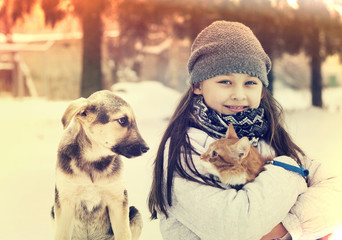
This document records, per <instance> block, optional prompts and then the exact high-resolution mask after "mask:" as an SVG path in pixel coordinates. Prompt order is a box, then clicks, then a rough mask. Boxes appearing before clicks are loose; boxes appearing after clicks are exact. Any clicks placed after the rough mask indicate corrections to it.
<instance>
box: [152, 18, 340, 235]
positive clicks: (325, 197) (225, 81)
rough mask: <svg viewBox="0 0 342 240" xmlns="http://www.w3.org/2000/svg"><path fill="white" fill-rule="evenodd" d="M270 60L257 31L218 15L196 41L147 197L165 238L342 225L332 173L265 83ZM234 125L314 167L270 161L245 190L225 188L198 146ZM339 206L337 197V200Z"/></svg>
mask: <svg viewBox="0 0 342 240" xmlns="http://www.w3.org/2000/svg"><path fill="white" fill-rule="evenodd" d="M270 68H271V61H270V59H269V57H268V56H267V54H266V53H265V52H264V50H263V48H262V47H261V44H260V42H259V41H258V39H257V38H256V37H255V35H254V34H253V33H252V31H251V30H250V29H249V28H248V27H246V26H245V25H243V24H241V23H236V22H226V21H218V22H214V23H212V24H211V25H210V26H208V27H207V28H205V29H204V30H203V31H202V32H201V33H200V34H199V35H198V36H197V38H196V39H195V41H194V43H193V46H192V48H191V55H190V58H189V62H188V70H189V74H190V83H191V87H190V89H189V90H188V91H187V93H186V94H185V95H184V96H183V98H182V99H181V101H180V103H179V105H178V107H177V109H176V111H175V113H174V115H173V116H172V118H171V120H170V123H169V126H168V128H167V129H166V132H165V134H164V136H163V138H162V141H161V143H160V146H159V149H158V153H157V157H156V160H155V165H154V179H153V183H152V189H151V192H150V196H149V209H150V212H151V213H152V219H156V218H159V219H160V230H161V233H162V236H163V238H164V239H172V240H176V239H186V240H189V239H204V240H208V239H215V240H219V239H225V240H227V239H233V240H244V239H261V238H262V239H276V238H281V239H291V237H292V239H317V238H319V237H322V236H324V235H327V234H328V233H329V232H331V231H332V230H333V227H336V224H337V219H339V216H340V214H341V213H340V212H339V211H336V210H337V209H336V208H334V207H333V206H334V204H333V203H335V202H336V201H337V199H341V193H340V192H339V191H337V190H336V187H335V186H336V183H335V178H334V177H332V176H328V175H327V174H326V173H325V172H324V171H323V169H322V166H320V164H319V163H317V162H314V161H311V160H308V159H307V158H306V157H305V155H304V153H303V151H302V150H301V149H300V148H299V147H298V146H297V145H296V144H295V143H294V142H293V141H292V140H291V138H290V136H289V134H288V133H287V132H286V130H285V129H284V127H283V122H282V110H281V107H280V106H279V105H278V104H277V102H276V101H275V99H274V98H273V97H272V95H271V94H270V93H269V91H268V90H267V86H268V79H267V73H268V72H269V70H270ZM229 123H233V125H234V128H235V130H236V132H237V134H238V136H239V137H242V136H247V137H248V138H249V139H250V141H251V143H252V144H253V145H254V146H256V147H257V148H258V150H259V151H260V152H261V154H262V155H264V156H269V155H272V156H273V157H276V160H277V161H281V162H284V163H287V164H291V165H294V166H298V165H297V164H299V165H304V167H305V168H308V169H309V171H310V176H309V177H310V180H309V183H308V185H309V186H308V187H307V184H306V182H305V180H304V178H302V177H301V176H300V175H299V174H297V173H294V172H291V171H288V170H285V169H284V168H281V167H278V166H274V165H271V164H269V165H267V166H266V171H263V172H262V173H261V174H259V176H258V177H257V178H256V179H255V181H253V182H251V183H248V184H246V185H245V186H244V187H243V188H242V189H241V190H240V191H236V190H235V189H233V188H229V187H228V189H224V188H223V187H222V186H221V185H220V183H219V182H217V181H215V180H214V178H212V177H211V176H210V175H209V174H207V173H206V172H205V171H204V170H203V169H202V167H201V164H200V157H199V156H200V154H202V153H203V152H205V150H206V149H207V148H208V146H209V145H210V144H211V143H212V142H213V141H215V139H218V138H221V137H223V136H224V135H225V133H226V130H227V126H228V125H229ZM335 205H336V204H335Z"/></svg>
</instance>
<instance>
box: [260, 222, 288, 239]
mask: <svg viewBox="0 0 342 240" xmlns="http://www.w3.org/2000/svg"><path fill="white" fill-rule="evenodd" d="M286 233H287V230H286V228H284V226H283V224H282V223H279V224H278V225H277V226H275V227H274V228H273V229H272V231H271V232H269V233H268V234H266V235H265V236H263V237H262V238H261V239H260V240H271V239H281V238H282V237H283V236H284V235H285V234H286ZM290 239H291V238H290Z"/></svg>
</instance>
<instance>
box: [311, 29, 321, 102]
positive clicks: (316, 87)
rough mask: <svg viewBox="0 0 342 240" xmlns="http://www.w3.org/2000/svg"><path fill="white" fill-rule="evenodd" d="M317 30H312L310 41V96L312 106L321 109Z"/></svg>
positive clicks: (319, 58)
mask: <svg viewBox="0 0 342 240" xmlns="http://www.w3.org/2000/svg"><path fill="white" fill-rule="evenodd" d="M320 48H321V46H320V42H319V29H318V27H316V28H314V30H313V34H312V41H311V49H310V51H311V52H310V56H311V94H312V105H313V106H316V107H322V106H323V102H322V71H321V65H322V59H321V56H320Z"/></svg>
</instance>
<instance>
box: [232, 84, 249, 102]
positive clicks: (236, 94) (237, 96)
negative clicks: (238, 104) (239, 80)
mask: <svg viewBox="0 0 342 240" xmlns="http://www.w3.org/2000/svg"><path fill="white" fill-rule="evenodd" d="M231 97H232V99H233V100H235V101H241V100H245V99H246V94H245V91H244V89H243V88H242V87H236V88H234V91H233V93H232V95H231Z"/></svg>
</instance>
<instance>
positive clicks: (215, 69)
mask: <svg viewBox="0 0 342 240" xmlns="http://www.w3.org/2000/svg"><path fill="white" fill-rule="evenodd" d="M270 69H271V60H270V58H269V57H268V56H267V54H266V53H265V51H264V49H263V48H262V46H261V44H260V42H259V40H258V39H257V38H256V36H255V35H254V34H253V32H252V30H251V29H250V28H248V27H247V26H245V25H243V24H241V23H238V22H227V21H216V22H214V23H212V24H211V25H209V26H208V27H207V28H205V29H204V30H202V32H201V33H200V34H198V36H197V38H196V39H195V41H194V43H193V45H192V47H191V55H190V58H189V61H188V71H189V74H190V83H191V84H194V83H198V82H202V81H204V80H206V79H209V78H212V77H215V76H218V75H225V74H230V73H245V74H249V75H251V76H254V77H257V78H259V79H260V80H261V82H262V83H263V84H264V85H265V86H266V87H267V86H268V79H267V74H268V72H269V71H270Z"/></svg>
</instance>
